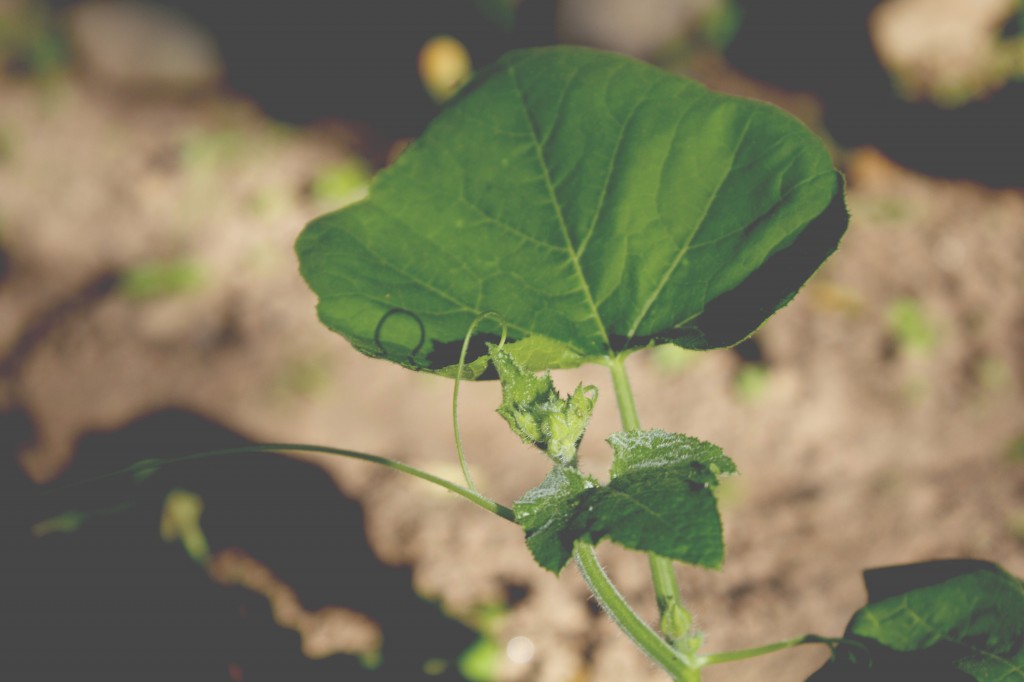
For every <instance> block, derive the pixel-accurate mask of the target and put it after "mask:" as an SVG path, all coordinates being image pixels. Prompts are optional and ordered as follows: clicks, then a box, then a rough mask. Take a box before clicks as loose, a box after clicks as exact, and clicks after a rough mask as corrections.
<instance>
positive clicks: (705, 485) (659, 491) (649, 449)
mask: <svg viewBox="0 0 1024 682" xmlns="http://www.w3.org/2000/svg"><path fill="white" fill-rule="evenodd" d="M608 442H609V443H611V446H612V448H613V449H614V451H615V455H614V459H613V461H612V481H611V483H609V484H608V485H607V486H606V487H604V488H602V489H601V490H600V491H596V492H595V493H594V495H593V496H592V497H591V499H589V500H588V501H587V507H586V511H585V512H582V514H583V516H584V518H585V521H582V522H581V523H580V525H582V526H584V527H586V528H587V535H588V537H590V538H591V540H592V541H594V542H596V541H597V539H598V538H600V537H601V536H604V535H607V536H608V537H610V538H611V539H612V540H614V541H615V542H617V543H619V544H620V545H623V546H625V547H629V548H631V549H637V550H641V551H645V552H653V553H655V554H660V555H661V556H665V557H668V558H671V559H676V560H678V561H685V562H687V563H691V564H695V565H698V566H705V567H708V568H718V567H720V566H721V565H722V560H723V558H724V555H725V545H724V544H723V542H722V521H721V518H720V517H719V515H718V504H717V501H716V500H715V496H714V493H713V492H712V488H713V487H714V486H716V485H717V484H718V476H719V475H720V474H726V473H735V471H736V465H735V464H734V463H733V461H732V460H731V459H729V458H728V457H726V456H725V455H724V454H722V450H721V448H719V447H718V446H717V445H712V444H711V443H706V442H703V441H700V440H697V439H696V438H691V437H689V436H684V435H682V434H678V433H666V432H665V431H661V430H658V429H652V430H650V431H627V432H624V433H616V434H614V435H612V436H611V437H610V438H609V439H608Z"/></svg>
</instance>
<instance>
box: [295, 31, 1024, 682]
mask: <svg viewBox="0 0 1024 682" xmlns="http://www.w3.org/2000/svg"><path fill="white" fill-rule="evenodd" d="M847 223H848V214H847V211H846V208H845V204H844V185H843V178H842V176H841V175H840V174H839V172H838V171H836V170H835V168H834V167H833V164H832V161H831V159H830V156H829V154H828V152H827V150H826V149H825V148H824V146H823V145H822V144H821V143H820V141H819V140H818V139H817V138H816V137H815V136H814V134H813V133H812V132H810V131H809V130H808V129H807V128H805V127H804V126H803V125H802V124H801V123H800V122H798V121H797V120H795V119H794V118H792V117H791V116H789V115H788V114H786V113H784V112H782V111H781V110H779V109H777V108H775V107H772V106H770V105H767V104H764V103H760V102H754V101H749V100H745V99H740V98H736V97H730V96H725V95H721V94H717V93H714V92H712V91H710V90H708V89H706V88H705V87H703V86H702V85H699V84H697V83H695V82H692V81H689V80H686V79H682V78H679V77H677V76H674V75H671V74H668V73H666V72H664V71H661V70H659V69H657V68H654V67H652V66H649V65H646V64H643V63H640V62H637V61H634V60H631V59H628V58H626V57H622V56H618V55H612V54H607V53H601V52H596V51H591V50H586V49H582V48H570V47H555V48H542V49H534V50H525V51H519V52H513V53H510V54H508V55H506V56H505V57H503V58H502V59H500V60H499V61H498V62H496V63H495V64H494V65H492V66H490V67H489V68H487V69H484V70H483V71H481V72H479V73H478V74H476V76H475V77H474V78H473V79H472V80H471V81H470V83H469V84H467V85H466V86H465V87H464V88H463V89H462V90H461V92H460V93H459V94H458V95H457V96H456V97H455V98H454V99H453V100H452V101H451V102H449V104H448V105H447V107H446V108H445V110H444V111H443V112H442V113H441V114H440V115H439V116H438V117H437V118H436V119H435V120H434V122H433V123H432V124H431V125H430V127H429V128H428V129H427V130H426V131H425V132H424V134H423V135H422V136H421V137H420V138H419V139H417V140H416V141H415V142H414V143H413V144H412V145H411V146H410V147H409V148H408V149H407V150H406V151H405V152H404V153H403V154H402V155H401V156H400V157H399V158H398V160H397V161H396V162H395V163H394V164H393V165H392V166H391V167H390V168H388V169H386V170H384V171H383V172H381V173H380V174H379V175H378V176H377V178H376V179H375V180H374V182H373V184H372V185H371V188H370V192H369V196H368V197H367V198H366V199H364V200H363V201H361V202H359V203H357V204H355V205H352V206H349V207H347V208H345V209H343V210H340V211H336V212H333V213H330V214H328V215H325V216H322V217H320V218H318V219H316V220H314V221H313V222H312V223H310V224H309V226H308V227H307V228H306V229H305V231H304V232H303V233H302V235H301V236H300V237H299V239H298V242H297V245H296V249H297V252H298V257H299V261H300V267H301V272H302V274H303V276H304V277H305V279H306V281H307V282H308V283H309V285H310V287H311V288H312V289H313V291H314V292H315V293H316V294H317V295H318V297H319V305H318V313H319V316H320V319H321V321H322V322H323V323H324V324H325V325H326V326H327V327H329V328H330V329H332V330H334V331H336V332H338V333H340V334H341V335H343V336H344V337H345V338H346V339H348V340H349V341H350V342H351V343H352V345H353V346H355V347H356V348H357V349H359V350H360V351H362V352H363V353H365V354H367V355H369V356H371V357H374V358H382V359H386V360H390V361H392V362H396V363H399V364H401V365H403V366H405V367H408V368H409V369H412V370H417V371H428V372H434V373H438V374H442V375H445V376H448V377H451V378H453V379H454V382H455V386H454V394H455V401H456V405H455V406H453V412H454V414H455V415H456V417H455V422H456V443H457V445H458V454H459V458H460V462H461V464H462V467H463V472H464V475H465V482H464V483H465V484H464V485H462V484H456V483H454V482H451V481H439V480H438V479H437V478H436V477H433V476H430V475H428V474H425V473H424V472H419V471H416V470H413V469H411V468H410V467H408V466H406V465H402V464H399V463H395V462H390V461H386V462H385V461H383V460H381V459H380V458H376V457H369V456H366V455H359V454H358V453H348V454H355V455H356V456H360V457H363V458H364V459H366V458H370V459H373V460H374V461H381V462H382V463H386V464H388V465H389V466H394V467H397V468H401V469H403V470H405V471H407V472H409V473H413V474H414V475H418V476H420V477H422V478H427V479H429V480H433V481H434V482H439V483H441V484H442V485H444V486H445V487H446V488H448V489H449V490H453V491H455V492H457V493H459V494H461V495H463V496H464V497H466V498H468V499H469V500H470V501H472V502H474V503H476V504H478V505H479V506H481V507H484V508H485V509H488V510H489V511H491V512H493V513H495V514H497V515H498V516H501V517H502V518H504V519H505V520H507V521H511V522H513V523H516V524H518V525H520V526H521V527H522V528H523V531H524V535H525V541H526V545H527V547H528V548H529V551H530V552H531V553H532V554H533V557H534V558H535V559H536V561H537V563H538V564H539V565H540V566H541V567H543V568H544V569H546V570H549V571H552V572H555V573H558V572H560V571H561V570H563V568H564V567H565V566H566V564H567V563H568V562H569V561H570V560H575V563H576V565H577V567H578V569H579V570H580V571H581V573H582V574H583V577H584V578H585V579H586V581H587V583H588V584H589V585H590V587H591V589H592V591H593V593H594V595H595V597H596V598H597V600H598V601H599V603H600V604H601V605H602V606H603V607H604V609H605V610H606V611H607V613H608V614H609V615H610V616H611V617H612V618H613V619H614V620H615V621H616V623H617V624H618V625H619V626H620V627H621V628H622V630H623V631H624V632H625V633H626V634H627V635H628V636H629V637H631V638H632V639H633V641H634V642H635V643H636V645H637V646H638V647H639V648H640V649H642V650H643V651H644V652H645V653H646V654H647V655H648V656H649V657H650V658H651V659H652V660H654V661H655V662H656V663H657V664H658V665H660V666H661V667H662V668H663V669H664V670H665V672H666V673H668V675H669V676H670V677H671V679H673V680H687V681H691V680H699V679H700V671H701V669H702V668H703V667H705V666H707V665H711V664H716V663H722V662H727V661H732V660H737V659H741V658H747V657H751V656H756V655H761V654H765V653H769V652H772V651H777V650H780V649H784V648H788V647H792V646H796V645H799V644H806V643H821V644H825V645H828V646H830V647H832V649H833V656H832V659H831V661H830V662H829V664H828V665H826V666H825V668H823V669H822V670H821V671H819V672H818V673H816V674H815V676H814V677H813V679H814V680H818V681H821V680H839V679H843V680H850V679H857V680H861V679H864V680H875V679H909V678H906V677H902V678H901V677H899V675H910V674H912V673H928V674H929V675H930V677H929V678H930V679H973V680H979V681H981V682H995V681H997V680H998V681H1002V682H1006V681H1009V680H1024V585H1022V583H1021V581H1020V580H1018V579H1016V578H1014V577H1012V576H1010V575H1008V574H1007V573H1005V572H1004V571H1002V570H1001V569H999V568H998V567H997V566H994V565H992V564H987V563H984V562H968V561H963V562H933V563H928V564H919V565H916V566H909V567H898V568H892V569H882V570H878V571H871V572H868V573H867V574H866V576H867V582H868V586H869V595H870V603H869V604H868V605H867V606H866V607H864V608H863V609H861V610H860V611H858V612H857V613H856V614H855V615H854V617H853V620H852V621H851V623H850V626H849V628H848V630H847V633H846V635H845V636H844V637H843V638H840V639H828V638H824V637H818V636H814V635H807V636H804V637H798V638H795V639H791V640H787V641H784V642H779V643H775V644H769V645H765V646H760V647H757V648H754V649H749V650H742V651H731V652H721V653H710V654H709V653H704V652H702V651H701V644H702V638H701V635H700V633H699V632H698V631H696V630H695V628H694V626H693V619H692V618H691V615H690V613H689V611H688V610H687V608H686V607H685V605H684V603H683V600H682V597H681V592H680V589H679V586H678V584H677V582H676V573H675V570H674V562H682V563H686V564H692V565H695V566H699V567H703V568H712V569H713V568H718V567H720V566H721V565H722V561H723V557H724V546H723V540H722V529H721V521H720V517H719V512H718V508H717V503H716V498H715V487H716V485H717V483H718V481H719V479H720V478H721V477H722V476H725V475H729V474H733V473H735V471H736V467H735V465H734V464H733V462H732V461H731V460H730V459H729V458H728V457H727V456H726V455H725V454H724V453H723V452H722V451H721V449H720V448H718V447H717V446H715V445H713V444H711V443H706V442H702V441H700V440H698V439H696V438H692V437H689V436H686V435H683V434H676V433H666V432H664V431H661V430H656V429H643V428H642V427H641V422H640V417H639V415H638V414H637V410H636V407H635V404H634V399H633V394H632V392H631V390H630V384H629V379H628V377H627V374H626V370H625V366H624V363H623V361H624V359H625V358H626V357H627V356H628V355H630V354H631V353H634V352H637V351H640V350H642V349H646V348H650V347H652V346H656V345H659V344H674V345H676V346H681V347H683V348H688V349H696V350H707V349H712V348H720V347H725V346H731V345H733V344H736V343H738V342H740V341H742V340H743V339H745V338H746V337H748V336H749V335H750V334H752V333H753V332H754V331H755V330H756V329H757V328H758V327H759V326H760V325H761V324H762V323H763V322H764V321H765V320H767V319H768V318H769V317H770V316H771V315H772V314H773V313H775V312H776V311H777V310H779V309H780V308H781V307H783V306H784V305H786V304H787V303H788V302H789V301H790V300H791V299H792V298H793V296H794V295H795V294H796V293H797V291H798V290H799V289H800V287H801V286H802V285H803V284H804V282H805V281H806V280H807V279H808V278H809V277H810V276H811V275H812V274H813V273H814V272H815V271H816V270H817V269H818V267H819V266H820V265H821V264H822V262H823V261H824V260H825V259H826V258H827V257H828V256H829V255H830V254H831V253H832V252H833V251H834V250H835V249H836V248H837V246H838V244H839V241H840V239H841V237H842V235H843V233H844V231H845V230H846V227H847ZM584 363H596V364H599V365H603V366H605V367H607V368H608V370H609V371H610V372H611V377H612V380H613V385H614V389H615V398H616V400H617V403H618V407H619V412H620V415H621V421H622V428H623V430H622V431H621V432H620V433H616V434H614V435H613V436H611V437H610V438H609V439H608V442H609V445H610V446H611V448H612V450H613V461H612V466H611V471H610V472H609V477H608V480H607V481H603V482H602V481H598V480H597V479H595V478H593V477H591V476H589V475H587V474H585V473H583V472H582V471H581V470H580V468H579V462H578V459H579V457H578V447H579V444H580V441H581V439H582V438H583V436H584V433H585V431H586V428H587V423H588V420H589V418H590V415H591V412H592V410H593V407H594V402H595V400H596V398H597V395H596V390H595V389H593V388H592V387H586V386H579V387H577V388H576V389H575V390H573V391H572V392H571V393H568V394H567V395H562V394H560V393H559V392H558V390H557V389H556V388H555V386H554V383H553V381H552V379H551V376H550V374H549V373H546V372H547V371H548V370H550V369H554V368H568V367H576V366H579V365H582V364H584ZM542 372H543V374H541V373H542ZM489 378H497V379H498V380H499V381H500V382H501V386H502V402H501V405H500V406H499V407H498V412H499V413H500V414H501V416H502V417H503V418H504V419H505V420H506V421H507V422H508V424H509V426H510V427H511V429H512V430H513V432H515V433H516V435H518V436H519V437H520V438H521V439H522V440H523V441H524V442H525V443H528V444H531V445H533V446H535V447H536V448H537V449H538V450H540V452H541V453H543V455H545V456H546V457H547V458H548V459H549V460H550V464H551V470H550V473H549V474H548V475H547V477H546V478H544V480H543V481H540V482H539V484H538V485H537V486H536V487H535V488H533V489H532V490H529V491H526V492H524V494H523V495H522V497H521V498H520V499H519V501H518V502H516V503H515V505H514V507H513V508H511V509H509V508H507V507H504V506H503V505H501V504H498V503H497V502H494V501H492V500H490V499H488V498H486V497H485V496H484V495H483V494H482V493H481V492H480V491H478V490H477V489H476V487H475V485H474V483H473V479H472V477H471V475H470V472H469V468H468V465H467V463H466V460H465V457H464V456H463V453H462V446H461V441H460V440H459V437H458V424H457V409H456V407H457V397H458V385H459V382H460V381H462V380H472V379H489ZM603 539H608V540H611V541H612V542H616V543H618V544H620V545H623V546H625V547H627V548H629V549H632V550H636V551H639V552H644V553H646V554H647V555H648V557H649V563H650V569H651V576H652V582H653V588H654V590H655V593H656V596H657V602H658V606H659V609H660V614H661V616H660V621H659V623H658V624H657V627H656V628H655V627H652V626H650V625H649V624H648V623H646V622H645V621H644V620H643V619H642V618H641V617H639V616H638V615H637V614H636V613H635V612H634V611H633V609H632V608H631V607H630V605H629V604H628V603H627V602H626V600H625V599H624V598H623V597H622V595H621V594H620V593H619V592H618V591H617V590H616V588H615V587H614V586H613V584H612V582H611V580H610V578H609V577H608V576H607V575H606V573H605V572H604V570H603V569H602V567H601V566H600V564H599V563H598V560H597V557H596V555H595V552H594V545H595V544H597V543H598V542H600V541H601V540H603ZM894 675H895V676H896V677H893V676H894ZM915 679H923V678H915Z"/></svg>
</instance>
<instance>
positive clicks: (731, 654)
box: [699, 635, 839, 666]
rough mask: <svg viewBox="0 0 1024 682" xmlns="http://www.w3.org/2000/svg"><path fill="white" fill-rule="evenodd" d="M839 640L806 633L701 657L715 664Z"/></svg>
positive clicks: (705, 662) (832, 644)
mask: <svg viewBox="0 0 1024 682" xmlns="http://www.w3.org/2000/svg"><path fill="white" fill-rule="evenodd" d="M838 641H839V640H835V639H829V638H827V637H819V636H818V635H804V636H803V637H794V638H793V639H787V640H785V641H783V642H775V643H774V644H765V645H764V646H759V647H754V648H753V649H740V650H739V651H723V652H721V653H717V654H709V655H707V656H701V657H700V659H699V663H700V665H702V666H704V665H714V664H716V663H729V662H731V661H742V660H743V659H745V658H754V657H755V656H764V655H765V654H770V653H773V652H775V651H782V650H783V649H791V648H793V647H795V646H800V645H802V644H824V645H826V646H829V647H833V646H835V645H836V643H837V642H838Z"/></svg>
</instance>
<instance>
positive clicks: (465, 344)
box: [452, 311, 508, 492]
mask: <svg viewBox="0 0 1024 682" xmlns="http://www.w3.org/2000/svg"><path fill="white" fill-rule="evenodd" d="M487 319H492V320H495V321H497V322H498V324H500V325H501V340H500V341H499V342H498V348H499V349H500V348H502V347H504V345H505V339H506V338H508V325H507V324H506V323H505V320H504V319H503V318H502V317H501V315H499V314H498V313H496V312H493V311H488V312H486V313H481V314H480V315H477V316H476V317H475V318H474V319H473V322H472V323H471V324H470V325H469V329H467V330H466V336H465V337H463V339H462V351H461V352H460V353H459V365H458V367H457V368H456V370H455V388H453V389H452V429H453V430H454V431H455V449H456V451H458V453H459V466H461V467H462V475H463V476H464V477H465V478H466V487H468V488H469V489H470V490H472V491H473V492H476V485H474V484H473V477H472V476H470V475H469V464H468V463H467V462H466V452H465V450H464V449H463V448H462V432H461V430H460V429H459V386H460V385H461V383H462V376H463V372H464V371H465V368H466V353H467V351H468V350H469V340H470V339H471V338H472V337H473V332H475V331H476V328H477V327H478V326H479V325H480V323H481V322H483V321H484V320H487Z"/></svg>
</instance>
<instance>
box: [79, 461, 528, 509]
mask: <svg viewBox="0 0 1024 682" xmlns="http://www.w3.org/2000/svg"><path fill="white" fill-rule="evenodd" d="M253 452H316V453H320V454H326V455H334V456H337V457H349V458H351V459H359V460H362V461H364V462H372V463H374V464H380V465H381V466H386V467H388V468H389V469H394V470H396V471H401V472H402V473H405V474H409V475H411V476H415V477H416V478H419V479H422V480H424V481H428V482H430V483H434V484H435V485H439V486H441V487H442V488H445V489H446V490H450V491H451V492H453V493H455V494H456V495H461V496H462V497H464V498H466V499H467V500H469V501H470V502H472V503H473V504H475V505H476V506H478V507H480V508H482V509H486V510H487V511H489V512H491V513H492V514H497V515H498V516H500V517H501V518H503V519H506V520H508V521H512V522H513V523H515V520H516V515H515V512H514V511H512V510H511V509H510V508H508V507H506V506H505V505H503V504H499V503H498V502H495V501H494V500H491V499H489V498H487V497H484V496H483V495H481V494H480V493H478V492H476V491H473V490H469V489H467V488H463V487H462V486H460V485H458V484H456V483H452V482H451V481H449V480H446V479H443V478H441V477H440V476H435V475H434V474H430V473H427V472H426V471H423V470H422V469H417V468H416V467H413V466H409V465H408V464H403V463H402V462H397V461H395V460H393V459H388V458H387V457H380V456H378V455H369V454H366V453H365V452H357V451H355V450H344V449H341V448H331V447H327V446H325V445H305V444H303V443H259V444H253V445H245V446H241V447H237V448H224V449H222V450H207V451H206V452H198V453H195V454H192V455H184V456H182V457H172V458H169V459H159V458H154V459H143V460H139V461H138V462H136V463H135V464H132V465H131V466H129V467H126V468H124V469H119V470H117V471H113V472H111V473H109V474H103V475H102V476H96V477H94V478H89V479H86V480H84V481H77V482H75V483H72V484H70V485H67V486H63V488H70V487H76V486H79V485H85V484H87V483H92V482H94V481H99V480H103V479H106V478H112V477H114V476H122V475H125V474H135V475H137V476H146V475H149V474H151V473H153V472H155V471H156V469H158V468H159V467H161V466H166V465H168V464H180V463H182V462H190V461H193V460H200V459H206V458H207V457H221V456H225V455H240V454H246V453H253Z"/></svg>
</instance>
